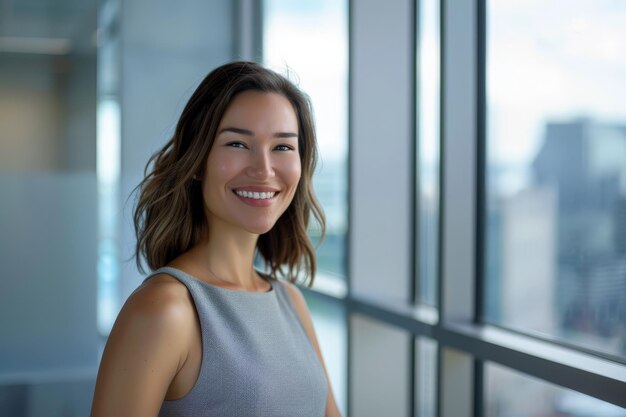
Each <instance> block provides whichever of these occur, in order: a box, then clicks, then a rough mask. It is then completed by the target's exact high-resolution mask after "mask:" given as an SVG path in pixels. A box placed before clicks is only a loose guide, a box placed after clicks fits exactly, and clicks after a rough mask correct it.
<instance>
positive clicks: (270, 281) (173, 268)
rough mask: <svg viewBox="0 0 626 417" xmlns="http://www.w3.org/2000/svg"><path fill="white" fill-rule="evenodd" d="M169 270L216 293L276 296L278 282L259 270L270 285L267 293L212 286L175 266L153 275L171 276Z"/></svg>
mask: <svg viewBox="0 0 626 417" xmlns="http://www.w3.org/2000/svg"><path fill="white" fill-rule="evenodd" d="M168 270H169V271H175V272H178V273H180V274H182V275H185V276H186V277H188V278H191V279H192V280H194V281H197V282H199V283H200V284H202V285H204V286H205V287H207V288H211V289H214V290H216V291H221V292H225V293H226V294H228V293H235V294H250V295H259V296H263V295H272V294H274V293H275V292H276V288H275V283H276V282H277V280H276V279H272V278H270V277H269V275H266V274H264V273H262V272H260V271H258V270H255V271H256V273H257V274H259V276H260V277H261V278H263V280H264V281H266V282H268V283H269V284H270V289H269V290H267V291H245V290H234V289H231V288H224V287H220V286H219V285H215V284H210V283H208V282H206V281H204V280H201V279H200V278H198V277H195V276H193V275H191V274H189V273H187V272H185V271H183V270H182V269H178V268H175V267H173V266H164V267H161V268H159V269H157V270H156V271H154V272H153V273H152V274H151V275H157V274H160V273H166V274H169V272H168Z"/></svg>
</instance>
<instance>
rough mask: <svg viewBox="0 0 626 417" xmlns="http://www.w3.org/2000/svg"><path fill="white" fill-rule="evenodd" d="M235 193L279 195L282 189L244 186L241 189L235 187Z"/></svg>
mask: <svg viewBox="0 0 626 417" xmlns="http://www.w3.org/2000/svg"><path fill="white" fill-rule="evenodd" d="M232 190H233V191H234V192H237V191H254V192H258V193H272V192H274V193H278V192H280V189H278V188H274V187H269V186H267V185H242V186H240V187H235V188H233V189H232Z"/></svg>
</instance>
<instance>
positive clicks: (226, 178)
mask: <svg viewBox="0 0 626 417" xmlns="http://www.w3.org/2000/svg"><path fill="white" fill-rule="evenodd" d="M300 172H301V166H300V156H299V152H298V121H297V118H296V113H295V111H294V108H293V106H292V105H291V103H290V102H289V100H287V98H285V97H284V96H282V95H280V94H277V93H265V92H259V91H245V92H243V93H240V94H238V95H237V96H236V97H235V98H234V99H233V101H232V102H231V103H230V105H229V107H228V108H227V109H226V112H225V113H224V116H223V117H222V120H221V121H220V124H219V127H218V130H217V134H216V136H215V141H214V142H213V146H212V148H211V151H210V152H209V155H208V158H207V161H206V169H205V175H204V178H203V183H202V193H203V198H204V204H205V210H206V212H207V220H208V223H209V228H211V227H214V226H215V222H223V223H226V224H228V225H230V226H234V227H236V228H240V229H244V230H246V231H248V232H250V233H254V234H263V233H266V232H268V231H269V230H270V229H271V228H272V227H273V226H274V224H275V223H276V221H277V220H278V218H279V217H280V216H281V215H282V214H283V213H284V212H285V210H287V208H288V207H289V204H290V203H291V200H292V199H293V196H294V194H295V192H296V189H297V187H298V181H299V180H300Z"/></svg>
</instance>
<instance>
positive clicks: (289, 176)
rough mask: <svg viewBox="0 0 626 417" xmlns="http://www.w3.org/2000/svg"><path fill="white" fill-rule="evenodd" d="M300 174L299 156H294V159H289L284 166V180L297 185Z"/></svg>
mask: <svg viewBox="0 0 626 417" xmlns="http://www.w3.org/2000/svg"><path fill="white" fill-rule="evenodd" d="M301 175H302V165H301V164H300V158H294V160H293V161H290V162H289V164H288V165H287V166H286V167H285V177H286V181H288V182H289V185H291V186H297V185H298V182H299V181H300V176H301Z"/></svg>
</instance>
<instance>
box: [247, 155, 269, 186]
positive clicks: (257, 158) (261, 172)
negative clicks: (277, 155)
mask: <svg viewBox="0 0 626 417" xmlns="http://www.w3.org/2000/svg"><path fill="white" fill-rule="evenodd" d="M248 175H250V176H251V177H252V178H256V179H259V180H266V179H268V178H272V177H273V176H274V168H273V166H272V160H271V157H270V154H269V151H266V150H263V149H255V150H254V151H253V152H252V158H251V161H250V165H249V167H248Z"/></svg>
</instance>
